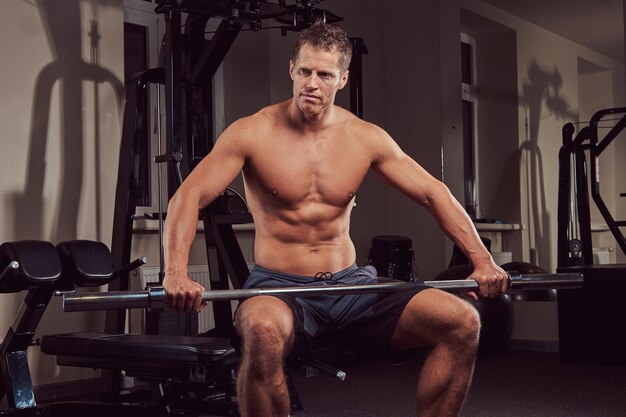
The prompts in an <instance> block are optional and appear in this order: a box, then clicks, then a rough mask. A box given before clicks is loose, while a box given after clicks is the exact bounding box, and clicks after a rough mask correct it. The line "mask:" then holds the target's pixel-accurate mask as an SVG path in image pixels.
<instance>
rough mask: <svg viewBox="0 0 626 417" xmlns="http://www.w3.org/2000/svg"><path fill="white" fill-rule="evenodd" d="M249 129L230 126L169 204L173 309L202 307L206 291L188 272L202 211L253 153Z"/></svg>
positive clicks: (167, 248) (168, 279)
mask: <svg viewBox="0 0 626 417" xmlns="http://www.w3.org/2000/svg"><path fill="white" fill-rule="evenodd" d="M248 125H249V122H248V121H246V120H245V119H244V120H240V121H237V122H235V123H233V124H232V125H231V126H229V128H228V129H226V130H225V131H224V133H223V134H222V135H221V136H220V138H219V140H218V141H217V142H216V144H215V146H214V148H213V150H212V151H211V152H210V153H209V155H207V156H206V157H205V158H204V159H203V160H202V161H201V162H200V163H199V164H198V166H197V167H196V168H195V169H194V170H193V171H192V172H191V173H190V174H189V176H188V177H187V178H186V179H185V181H183V183H182V185H181V186H180V187H179V189H178V190H177V191H176V193H175V194H174V196H173V197H172V199H171V200H170V202H169V204H168V208H167V219H166V221H165V228H164V235H163V245H164V252H165V277H164V279H163V287H164V289H165V298H166V301H167V304H168V306H169V307H170V308H172V309H175V310H178V311H185V312H188V311H192V310H195V311H197V310H200V308H201V307H202V291H204V288H203V287H202V286H201V285H200V284H198V283H197V282H195V281H192V280H191V279H190V278H189V275H188V272H187V263H188V259H189V250H190V247H191V244H192V242H193V239H194V237H195V235H196V225H197V222H198V211H199V210H200V209H202V208H204V207H206V206H207V205H209V204H210V203H211V202H212V201H213V200H215V199H216V198H217V197H218V196H219V195H220V194H221V193H222V192H223V191H224V190H225V189H226V187H228V186H229V185H230V183H231V182H232V181H233V180H234V179H235V177H236V176H237V175H238V174H239V172H240V171H241V169H242V167H243V164H244V162H245V161H246V158H247V157H248V155H249V149H251V147H250V146H249V144H248V143H247V139H248V138H247V137H246V136H247V135H246V131H247V130H248V129H247V128H248Z"/></svg>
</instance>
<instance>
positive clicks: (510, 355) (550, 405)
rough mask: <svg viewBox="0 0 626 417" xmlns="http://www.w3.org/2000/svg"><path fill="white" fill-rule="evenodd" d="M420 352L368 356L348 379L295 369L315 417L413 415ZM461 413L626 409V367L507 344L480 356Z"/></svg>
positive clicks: (563, 414) (556, 416) (609, 412)
mask: <svg viewBox="0 0 626 417" xmlns="http://www.w3.org/2000/svg"><path fill="white" fill-rule="evenodd" d="M419 364H420V359H419V358H413V359H412V360H411V361H409V362H407V363H405V364H403V365H401V366H394V365H392V364H389V363H387V362H385V361H374V362H368V363H367V364H366V365H365V364H363V365H358V366H355V367H353V368H352V369H347V370H346V371H347V374H348V377H347V379H346V380H345V381H344V382H340V381H338V380H335V379H334V378H332V377H330V376H327V375H319V376H315V377H305V376H304V375H303V373H301V372H298V371H296V372H294V373H293V375H292V378H293V380H294V383H295V384H296V386H297V390H298V394H299V395H300V398H301V401H302V403H303V406H304V411H301V412H299V413H297V414H296V416H302V417H306V416H314V417H352V416H355V417H356V416H359V417H390V416H394V417H413V416H415V415H416V405H415V395H414V392H415V382H416V373H417V371H418V369H419ZM461 416H463V417H479V416H480V417H522V416H523V417H548V416H549V417H578V416H580V417H583V416H584V417H599V416H602V417H605V416H606V417H612V416H626V367H619V366H615V367H614V366H604V365H583V364H562V363H560V362H559V355H558V354H557V353H544V352H517V351H502V352H498V353H494V354H490V355H488V356H482V357H479V359H478V361H477V366H476V373H475V375H474V381H473V384H472V387H471V390H470V394H469V396H468V398H467V401H466V403H465V406H464V408H463V411H462V413H461Z"/></svg>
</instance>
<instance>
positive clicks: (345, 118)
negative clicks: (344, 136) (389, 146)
mask: <svg viewBox="0 0 626 417" xmlns="http://www.w3.org/2000/svg"><path fill="white" fill-rule="evenodd" d="M340 117H341V119H342V124H343V125H344V126H345V127H346V129H348V131H349V132H350V133H353V134H355V135H358V136H359V137H362V138H371V139H380V138H381V136H388V134H387V132H385V130H384V129H383V128H381V127H380V126H378V125H376V124H374V123H371V122H368V121H366V120H363V119H361V118H359V117H357V116H355V115H354V114H352V113H351V112H349V111H347V110H345V109H342V112H341V116H340Z"/></svg>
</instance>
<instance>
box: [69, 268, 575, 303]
mask: <svg viewBox="0 0 626 417" xmlns="http://www.w3.org/2000/svg"><path fill="white" fill-rule="evenodd" d="M509 277H510V279H509V284H510V285H509V287H510V289H513V290H541V289H571V288H580V287H582V285H583V275H582V274H580V273H560V274H519V273H514V272H511V273H509ZM316 284H317V285H315V286H297V287H262V288H246V289H237V290H215V291H204V292H203V293H202V301H203V302H209V301H228V300H243V299H246V298H252V297H256V296H259V295H291V296H296V297H315V296H321V295H345V294H371V293H384V292H392V291H398V290H407V289H415V288H436V289H440V290H444V291H451V292H459V291H471V290H477V289H478V283H477V282H476V281H475V280H473V279H466V280H442V281H424V282H416V283H411V282H404V281H403V282H397V281H395V282H382V283H378V284H361V285H343V284H340V283H336V282H334V281H319V283H316ZM165 307H166V305H165V291H164V290H163V287H152V288H149V289H147V290H143V291H108V292H92V293H76V294H63V311H66V312H73V311H93V310H117V309H127V308H144V309H145V308H147V309H163V308H165Z"/></svg>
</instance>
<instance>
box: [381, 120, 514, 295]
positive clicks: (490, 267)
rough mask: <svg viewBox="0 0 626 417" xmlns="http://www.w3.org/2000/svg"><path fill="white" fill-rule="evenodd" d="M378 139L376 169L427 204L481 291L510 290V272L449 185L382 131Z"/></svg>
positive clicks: (402, 189)
mask: <svg viewBox="0 0 626 417" xmlns="http://www.w3.org/2000/svg"><path fill="white" fill-rule="evenodd" d="M380 139H381V140H380V141H377V145H376V150H375V155H376V157H375V161H374V163H373V165H372V167H373V169H374V170H375V171H376V172H377V173H378V174H379V175H380V176H382V177H383V178H384V179H385V180H386V181H387V182H388V183H389V184H390V185H392V186H394V187H396V188H398V189H399V190H400V191H402V192H403V193H404V194H406V195H407V196H408V197H409V198H411V199H412V200H414V201H416V202H417V203H419V204H421V205H422V206H424V207H425V208H426V209H427V210H428V211H429V212H430V213H431V214H432V215H433V217H434V218H435V219H436V220H437V222H438V223H439V225H440V226H441V228H442V229H443V230H444V232H445V233H446V234H447V235H448V236H449V237H450V238H451V239H452V240H453V241H454V243H456V244H457V246H459V248H460V249H461V250H462V251H463V253H465V254H466V255H467V257H468V258H469V259H470V261H471V263H472V265H473V266H474V272H473V273H472V275H471V276H470V277H469V278H471V279H475V280H476V281H477V282H478V283H479V285H480V291H479V292H480V295H481V296H483V297H493V296H495V295H497V294H500V293H502V292H505V291H507V289H508V285H509V283H508V275H507V273H506V272H504V271H503V270H502V269H501V268H500V267H499V266H498V265H496V263H495V262H494V261H493V258H492V257H491V254H490V253H489V251H488V250H487V248H485V245H483V243H482V241H481V239H480V237H479V236H478V232H477V231H476V228H475V227H474V223H473V222H472V220H471V219H470V217H469V216H468V215H467V213H466V212H465V210H464V209H463V207H462V206H461V204H460V203H459V202H458V201H457V200H456V199H455V198H454V196H453V195H452V193H451V192H450V190H449V189H448V187H447V186H446V185H445V184H444V183H442V182H441V181H439V180H438V179H436V178H435V177H433V176H432V175H430V174H429V173H428V172H427V171H426V170H425V169H424V168H422V167H421V166H420V165H419V164H418V163H417V162H416V161H415V160H413V159H412V158H411V157H409V156H408V155H406V154H405V153H404V152H403V151H402V150H401V149H400V147H399V146H398V145H397V144H396V143H395V142H394V141H393V139H391V137H389V136H388V135H387V134H386V133H384V132H382V134H381V137H380Z"/></svg>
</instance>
